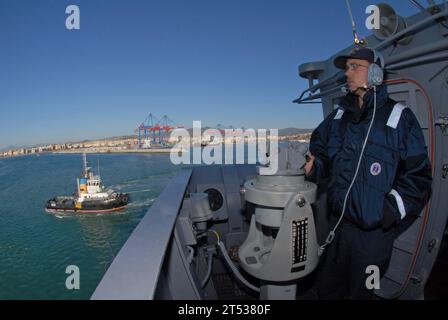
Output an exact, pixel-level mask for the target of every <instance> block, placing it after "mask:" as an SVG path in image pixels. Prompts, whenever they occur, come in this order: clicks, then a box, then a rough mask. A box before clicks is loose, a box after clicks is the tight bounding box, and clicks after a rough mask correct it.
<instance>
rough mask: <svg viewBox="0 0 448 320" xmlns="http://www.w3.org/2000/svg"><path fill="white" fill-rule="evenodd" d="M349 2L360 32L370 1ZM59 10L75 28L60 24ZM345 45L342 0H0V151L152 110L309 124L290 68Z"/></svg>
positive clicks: (99, 133) (95, 132) (235, 121)
mask: <svg viewBox="0 0 448 320" xmlns="http://www.w3.org/2000/svg"><path fill="white" fill-rule="evenodd" d="M351 2H352V5H353V12H354V15H355V17H356V21H357V23H358V25H359V33H361V34H362V35H366V36H367V35H369V34H370V31H367V30H366V29H365V27H364V21H365V19H366V17H367V15H366V14H365V13H364V11H365V8H366V7H367V6H368V5H370V4H374V3H375V2H372V1H369V0H368V1H364V0H352V1H351ZM389 3H390V4H391V5H393V6H394V8H395V9H396V10H397V12H398V13H399V14H401V15H404V16H406V15H409V14H413V13H417V12H418V10H417V9H416V8H415V7H413V6H412V5H411V4H410V3H409V2H408V1H404V0H395V1H389ZM424 3H425V4H426V2H424ZM69 4H76V5H79V7H80V10H81V29H80V30H74V31H73V30H72V31H69V30H67V29H66V28H65V19H66V17H67V15H66V14H65V8H66V6H67V5H69ZM351 41H352V35H351V25H350V21H349V17H348V13H347V10H346V6H345V1H344V0H313V1H304V0H300V1H299V0H295V1H292V0H291V1H286V0H281V1H279V0H277V1H274V0H219V1H218V0H188V1H187V0H177V1H174V0H157V1H156V0H154V1H143V0H142V1H140V0H127V1H124V0H120V1H118V0H88V1H86V0H71V1H64V0H46V1H43V0H42V1H37V0H32V1H31V0H30V1H23V0H0V43H1V45H0V112H1V114H0V148H3V147H5V146H7V145H16V146H20V145H33V144H39V143H47V142H48V143H51V142H64V141H73V140H81V139H86V138H100V137H107V136H114V135H122V134H131V133H132V132H133V129H134V128H135V127H136V126H137V125H138V124H139V123H140V122H142V121H143V120H144V118H145V117H146V116H147V115H148V114H149V113H150V112H152V113H154V114H156V115H158V116H159V117H160V116H162V115H164V114H167V115H168V116H169V117H171V118H172V119H174V120H175V121H176V122H178V123H181V124H184V125H185V126H187V127H190V126H191V125H192V121H193V120H202V122H203V124H204V125H206V126H215V125H217V124H218V123H221V124H224V125H233V126H236V127H240V126H245V127H252V128H284V127H298V128H314V127H315V126H316V125H317V124H318V123H319V122H320V121H321V120H322V117H323V116H322V111H321V108H320V106H319V105H305V106H299V105H297V104H293V103H291V101H292V100H294V99H295V98H297V97H298V95H299V93H300V92H301V91H302V90H303V89H304V88H305V87H306V86H307V83H306V81H305V80H303V79H301V78H299V77H298V74H297V67H298V65H300V64H301V63H304V62H308V61H311V60H323V59H327V58H328V57H329V56H331V55H332V54H333V53H334V52H336V51H338V50H340V49H342V48H344V47H346V46H348V45H349V44H350V43H351Z"/></svg>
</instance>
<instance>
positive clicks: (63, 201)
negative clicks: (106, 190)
mask: <svg viewBox="0 0 448 320" xmlns="http://www.w3.org/2000/svg"><path fill="white" fill-rule="evenodd" d="M128 202H129V195H128V194H123V193H120V194H118V195H117V196H115V197H113V198H108V199H101V200H85V201H83V202H82V203H81V204H80V203H77V202H76V201H75V198H74V197H57V198H53V199H51V200H48V201H47V205H46V207H45V211H47V212H49V213H83V214H88V213H110V212H116V211H120V210H123V209H124V208H126V205H127V204H128Z"/></svg>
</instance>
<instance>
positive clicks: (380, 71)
mask: <svg viewBox="0 0 448 320" xmlns="http://www.w3.org/2000/svg"><path fill="white" fill-rule="evenodd" d="M368 49H370V50H372V51H373V55H374V58H373V60H374V61H373V63H371V64H370V65H369V69H368V71H367V72H368V78H367V87H364V88H362V89H363V90H367V89H373V114H372V120H371V121H370V125H369V130H368V131H367V135H366V138H365V139H364V143H363V145H362V149H361V153H360V155H359V159H358V165H357V166H356V171H355V174H354V175H353V179H352V181H351V183H350V186H349V187H348V189H347V193H346V194H345V197H344V205H343V206H342V212H341V215H340V216H339V219H338V222H337V223H336V225H335V226H334V227H333V229H332V230H331V231H330V232H329V233H328V236H327V238H326V240H325V243H324V244H323V245H321V246H320V247H319V250H318V255H319V256H321V255H322V254H323V253H324V251H325V249H326V247H327V246H328V245H330V244H331V243H332V242H333V240H334V237H335V235H336V230H337V228H338V227H339V224H340V223H341V221H342V218H343V217H344V214H345V209H346V206H347V199H348V196H349V194H350V191H351V190H352V187H353V185H354V184H355V181H356V177H357V176H358V172H359V168H360V166H361V162H362V158H363V155H364V150H365V148H366V145H367V141H368V140H369V136H370V131H371V129H372V126H373V123H374V121H375V115H376V109H377V105H376V104H377V99H376V87H377V86H379V85H381V84H382V83H383V80H384V67H385V64H384V58H383V56H382V54H381V53H379V52H378V51H376V50H375V49H372V48H368ZM343 91H344V90H343Z"/></svg>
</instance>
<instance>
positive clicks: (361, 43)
mask: <svg viewBox="0 0 448 320" xmlns="http://www.w3.org/2000/svg"><path fill="white" fill-rule="evenodd" d="M345 3H346V4H347V9H348V14H349V15H350V20H351V21H352V30H353V41H354V42H355V45H356V46H359V45H364V44H365V41H364V39H359V37H358V33H357V32H356V24H355V19H354V18H353V13H352V7H351V6H350V1H349V0H345Z"/></svg>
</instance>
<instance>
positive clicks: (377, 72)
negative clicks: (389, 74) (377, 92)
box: [367, 48, 384, 88]
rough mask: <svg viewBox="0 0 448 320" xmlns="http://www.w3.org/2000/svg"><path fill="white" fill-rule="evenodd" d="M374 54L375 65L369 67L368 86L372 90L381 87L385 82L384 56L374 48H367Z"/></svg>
mask: <svg viewBox="0 0 448 320" xmlns="http://www.w3.org/2000/svg"><path fill="white" fill-rule="evenodd" d="M367 49H370V50H371V51H372V52H373V63H371V64H370V65H369V70H368V78H367V79H368V80H367V82H368V86H369V88H372V87H374V86H379V85H381V84H382V83H383V80H384V71H383V70H384V57H383V55H382V54H381V53H380V52H378V51H376V50H375V49H373V48H367Z"/></svg>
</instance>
